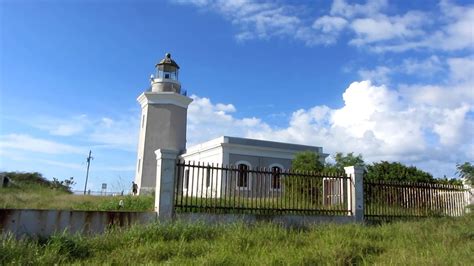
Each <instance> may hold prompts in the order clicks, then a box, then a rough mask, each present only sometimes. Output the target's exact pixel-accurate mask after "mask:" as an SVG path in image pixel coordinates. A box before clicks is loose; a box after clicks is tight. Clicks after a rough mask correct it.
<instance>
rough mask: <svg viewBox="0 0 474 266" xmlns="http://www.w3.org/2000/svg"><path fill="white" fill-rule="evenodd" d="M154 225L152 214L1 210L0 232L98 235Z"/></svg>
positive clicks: (43, 234) (154, 216)
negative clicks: (120, 229) (152, 223)
mask: <svg viewBox="0 0 474 266" xmlns="http://www.w3.org/2000/svg"><path fill="white" fill-rule="evenodd" d="M154 221H156V213H155V212H118V211H115V212H114V211H71V210H24V209H0V232H1V233H2V234H4V233H6V232H11V233H13V234H14V235H16V236H18V237H20V236H25V235H26V236H28V235H30V236H50V235H52V234H53V233H54V232H63V231H64V230H67V231H68V232H70V233H76V232H79V233H83V234H97V233H102V232H104V231H105V229H107V228H108V227H110V226H119V227H129V226H131V225H133V224H146V223H150V222H154Z"/></svg>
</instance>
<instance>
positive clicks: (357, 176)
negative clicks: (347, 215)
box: [344, 166, 364, 223]
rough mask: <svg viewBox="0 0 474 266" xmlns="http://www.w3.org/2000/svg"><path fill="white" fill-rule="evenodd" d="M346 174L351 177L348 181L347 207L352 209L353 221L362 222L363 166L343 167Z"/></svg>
mask: <svg viewBox="0 0 474 266" xmlns="http://www.w3.org/2000/svg"><path fill="white" fill-rule="evenodd" d="M344 171H345V172H346V175H347V176H349V177H350V178H351V181H350V182H349V183H348V185H349V188H348V192H349V193H348V195H347V197H348V201H347V202H348V205H349V206H348V207H350V209H351V210H352V215H353V216H354V220H355V222H358V223H362V222H364V168H363V167H360V166H348V167H344Z"/></svg>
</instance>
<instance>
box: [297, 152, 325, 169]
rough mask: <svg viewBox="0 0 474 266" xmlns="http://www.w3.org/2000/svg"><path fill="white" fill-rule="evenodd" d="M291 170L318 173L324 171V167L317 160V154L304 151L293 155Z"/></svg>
mask: <svg viewBox="0 0 474 266" xmlns="http://www.w3.org/2000/svg"><path fill="white" fill-rule="evenodd" d="M291 169H292V170H294V171H311V172H320V171H322V170H323V169H324V165H323V164H322V163H321V161H320V160H319V155H318V154H316V153H314V152H311V151H304V152H299V153H297V154H296V155H295V159H294V160H293V161H292V162H291Z"/></svg>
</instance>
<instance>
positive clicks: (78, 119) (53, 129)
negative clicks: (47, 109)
mask: <svg viewBox="0 0 474 266" xmlns="http://www.w3.org/2000/svg"><path fill="white" fill-rule="evenodd" d="M34 120H35V127H37V128H40V129H42V130H46V131H48V132H49V133H50V134H51V135H54V136H72V135H77V134H80V133H82V132H83V131H84V129H85V128H86V127H87V126H88V124H89V121H88V119H87V116H86V115H78V116H73V117H70V118H68V119H67V120H62V119H58V118H51V117H41V118H37V119H34Z"/></svg>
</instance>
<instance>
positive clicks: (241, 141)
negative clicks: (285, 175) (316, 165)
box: [186, 136, 329, 158]
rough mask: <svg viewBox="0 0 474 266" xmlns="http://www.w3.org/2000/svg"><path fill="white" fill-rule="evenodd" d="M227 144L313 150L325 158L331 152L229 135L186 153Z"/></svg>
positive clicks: (265, 148) (202, 144)
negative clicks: (326, 152)
mask: <svg viewBox="0 0 474 266" xmlns="http://www.w3.org/2000/svg"><path fill="white" fill-rule="evenodd" d="M225 145H229V146H240V147H249V148H259V149H264V150H281V151H287V152H302V151H312V152H315V153H318V154H321V155H322V156H323V157H324V158H325V157H327V156H328V155H329V154H325V153H323V148H322V147H316V146H309V145H301V144H292V143H285V142H276V141H267V140H257V139H248V138H238V137H229V136H221V137H219V138H216V139H212V140H209V141H206V142H203V143H200V144H196V145H193V146H192V147H189V148H187V149H186V154H192V153H196V152H202V151H204V150H208V149H212V148H215V147H218V146H225Z"/></svg>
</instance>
